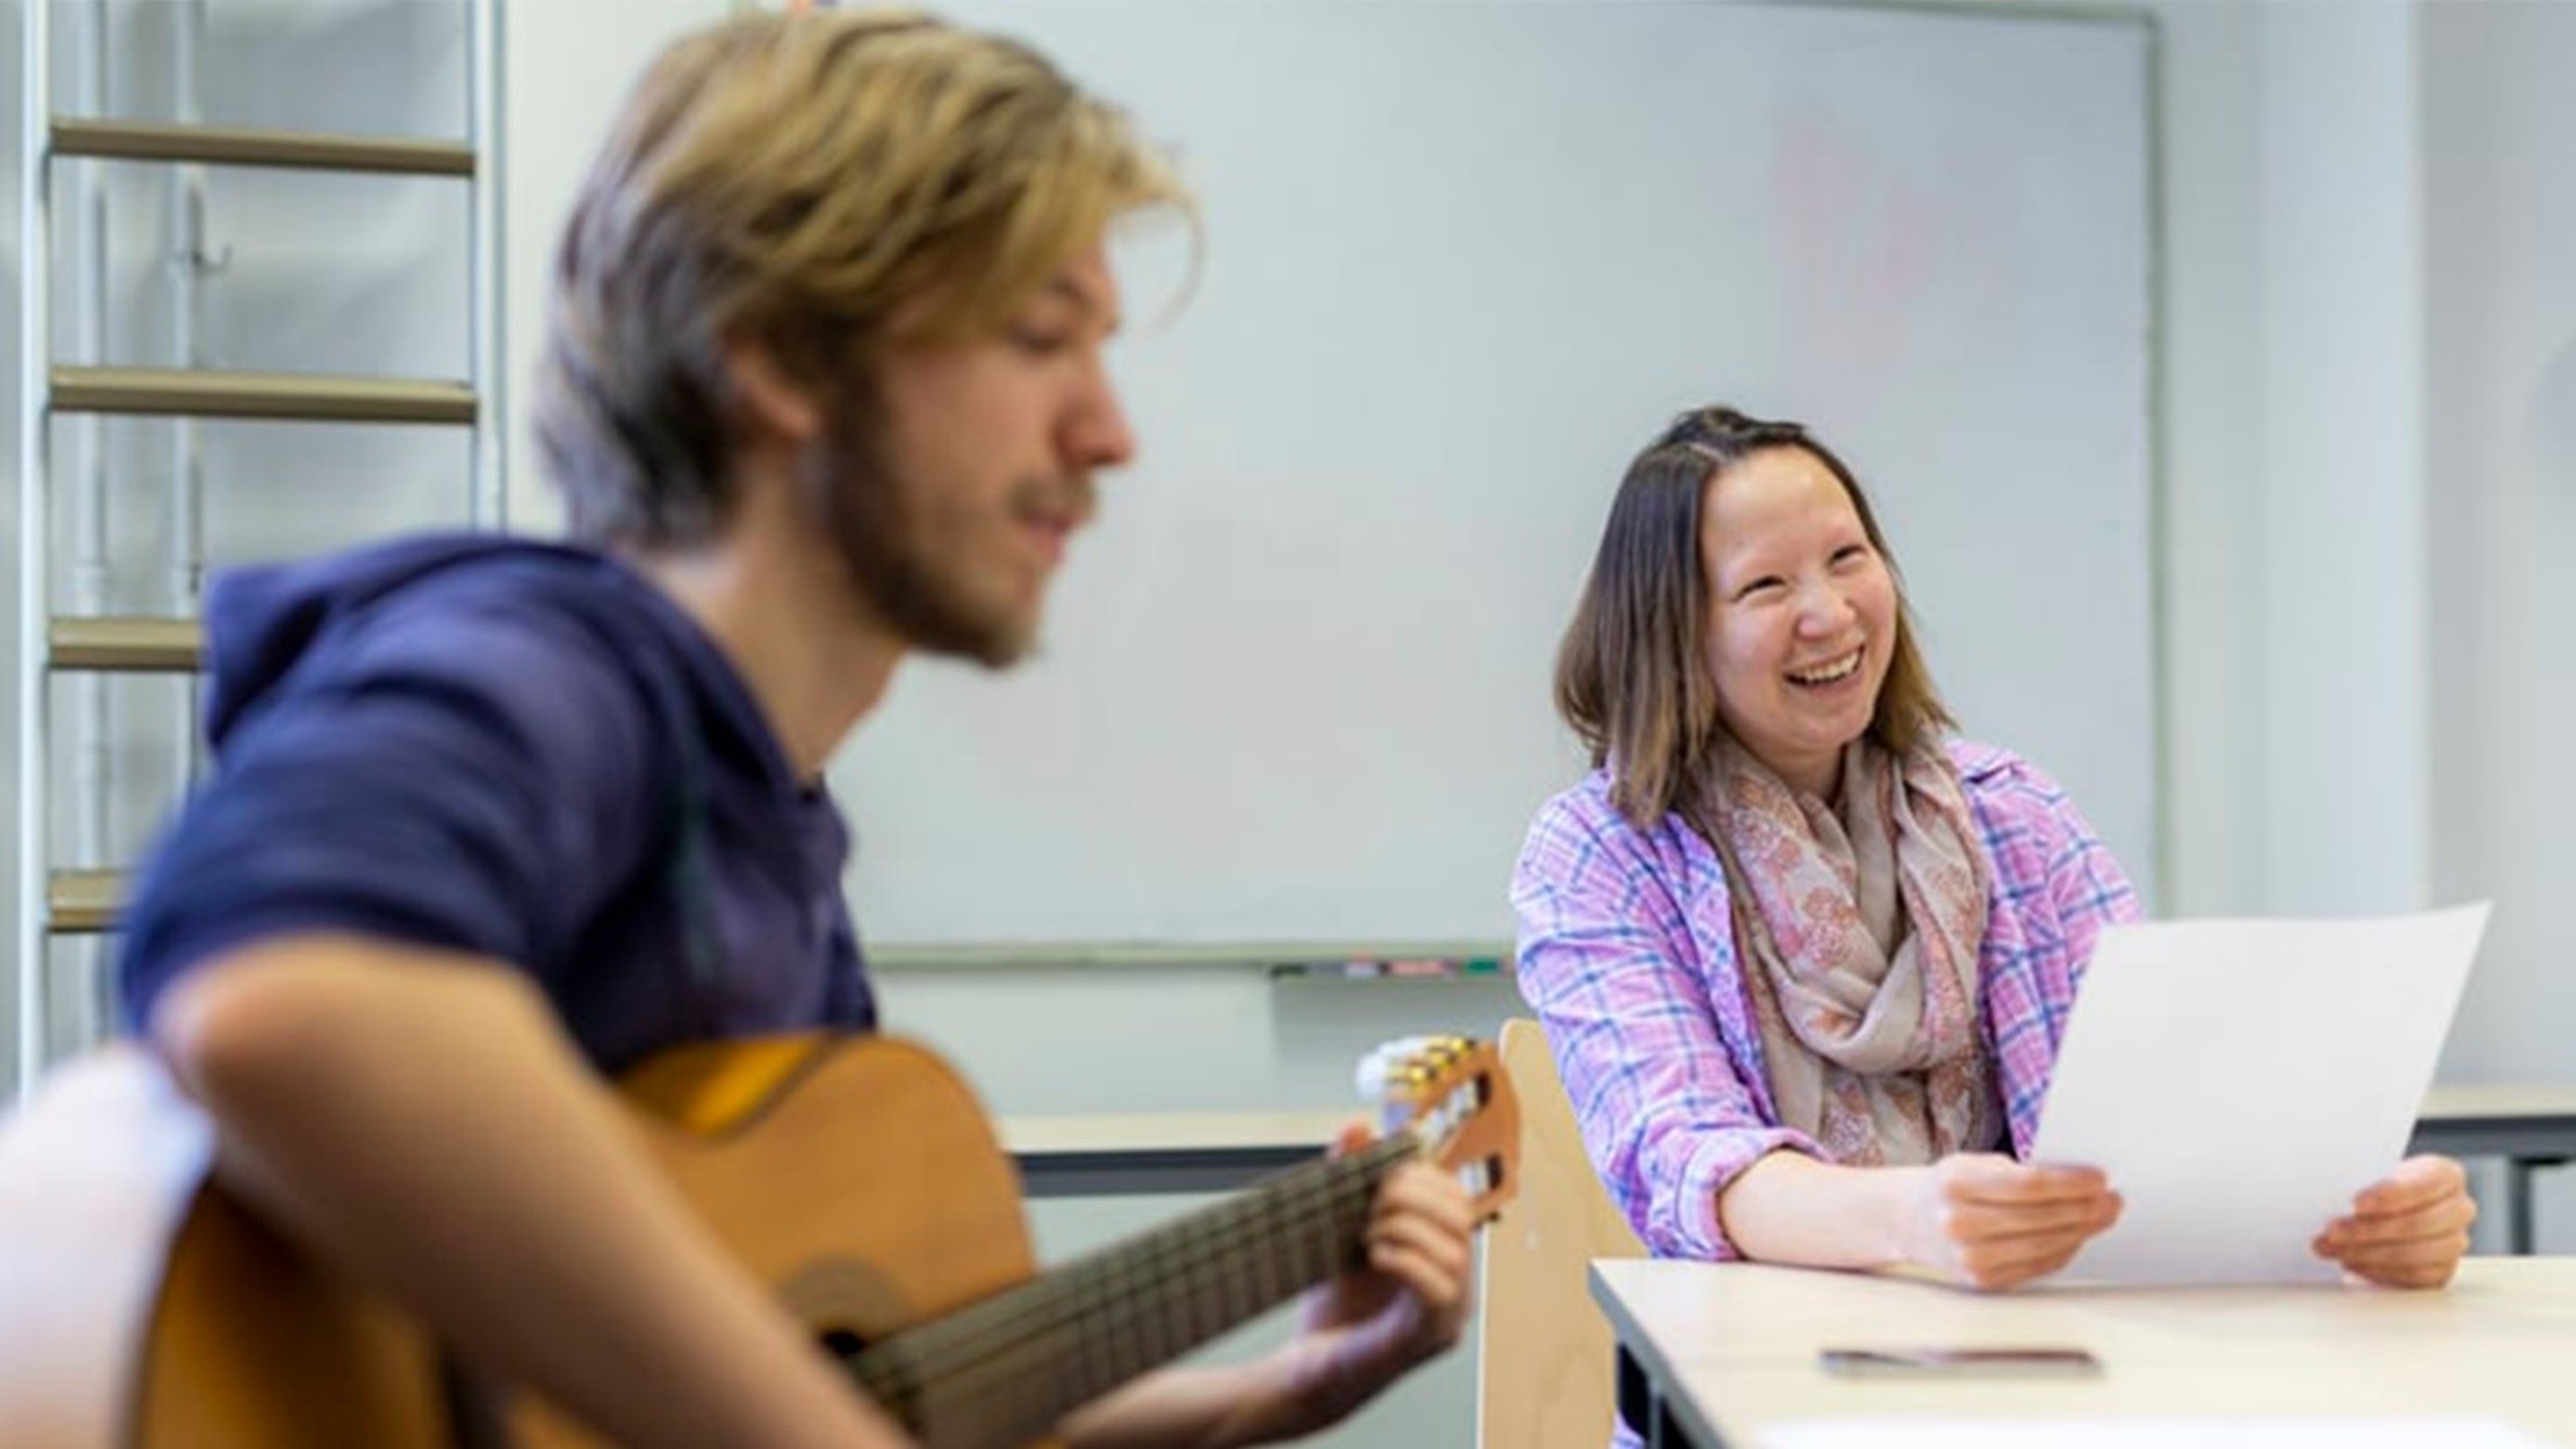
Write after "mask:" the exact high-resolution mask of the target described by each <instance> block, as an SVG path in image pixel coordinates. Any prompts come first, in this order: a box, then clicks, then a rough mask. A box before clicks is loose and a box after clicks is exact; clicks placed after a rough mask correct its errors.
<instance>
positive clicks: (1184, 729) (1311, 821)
mask: <svg viewBox="0 0 2576 1449" xmlns="http://www.w3.org/2000/svg"><path fill="white" fill-rule="evenodd" d="M947 10H948V12H949V13H951V14H952V15H953V16H954V17H956V18H958V19H960V20H963V21H967V22H970V23H982V24H989V25H993V26H996V27H998V28H1001V29H1005V30H1009V31H1012V32H1014V33H1018V34H1021V35H1024V36H1026V37H1028V38H1030V39H1032V40H1034V41H1036V42H1037V43H1038V44H1039V45H1041V46H1042V47H1043V48H1044V49H1046V50H1047V51H1049V52H1050V53H1051V54H1053V55H1055V56H1056V57H1057V58H1058V59H1059V60H1060V61H1061V62H1062V63H1064V64H1065V65H1066V66H1067V68H1068V69H1069V70H1070V71H1072V72H1073V73H1074V74H1075V75H1076V76H1077V77H1079V78H1081V79H1082V80H1084V81H1085V82H1087V83H1088V84H1090V85H1092V86H1094V87H1095V88H1097V89H1098V90H1100V91H1102V92H1103V93H1105V94H1107V95H1109V96H1111V97H1113V98H1115V99H1117V100H1119V101H1120V102H1122V103H1124V104H1125V105H1126V106H1127V107H1128V108H1129V109H1130V110H1131V111H1132V112H1133V113H1134V114H1135V115H1136V116H1137V118H1138V119H1139V121H1140V123H1141V124H1142V126H1143V127H1144V128H1145V129H1146V130H1147V131H1148V132H1149V133H1150V134H1152V135H1154V136H1156V137H1158V138H1164V139H1166V140H1168V141H1169V142H1170V144H1171V145H1172V146H1173V147H1174V149H1175V150H1176V151H1177V152H1178V153H1179V154H1180V156H1181V158H1182V160H1183V164H1184V166H1185V169H1186V171H1187V174H1188V175H1189V176H1190V178H1191V179H1192V182H1193V184H1194V185H1195V187H1196V189H1197V191H1198V192H1199V194H1200V196H1201V198H1202V200H1203V202H1204V205H1205V212H1206V217H1207V223H1208V226H1207V245H1206V247H1205V250H1204V253H1203V256H1202V258H1201V260H1202V263H1203V272H1202V274H1201V276H1200V280H1199V284H1198V286H1197V289H1196V290H1195V292H1194V293H1192V294H1191V295H1190V296H1189V297H1188V299H1187V300H1186V304H1185V305H1184V306H1183V307H1182V308H1181V309H1180V310H1179V311H1178V312H1177V313H1176V314H1173V315H1168V316H1166V317H1165V319H1164V320H1163V321H1161V322H1160V323H1158V322H1157V321H1156V320H1155V319H1156V318H1157V316H1158V315H1162V314H1164V313H1165V312H1166V309H1165V307H1164V305H1163V304H1164V303H1166V302H1169V301H1170V300H1171V299H1172V297H1173V293H1174V291H1175V283H1174V278H1175V276H1176V275H1177V271H1178V257H1179V255H1180V253H1181V252H1182V250H1183V248H1182V246H1181V244H1180V239H1179V237H1178V235H1177V234H1176V231H1175V230H1173V229H1167V230H1166V232H1165V233H1164V234H1162V235H1161V236H1159V237H1158V236H1154V235H1152V234H1150V233H1149V234H1148V235H1146V236H1145V237H1142V238H1140V239H1139V240H1138V242H1137V243H1136V244H1135V245H1134V246H1131V247H1127V248H1124V249H1122V252H1121V264H1122V270H1123V272H1124V275H1125V278H1126V282H1127V286H1128V290H1129V294H1130V295H1129V303H1128V310H1129V313H1130V316H1131V318H1132V319H1134V320H1135V321H1136V322H1137V323H1140V324H1142V325H1138V326H1135V327H1134V328H1133V329H1132V330H1133V332H1134V334H1135V335H1134V336H1133V337H1132V339H1131V340H1129V341H1127V342H1125V343H1123V344H1121V348H1120V352H1119V355H1118V358H1117V361H1116V366H1117V367H1118V369H1119V372H1120V376H1121V380H1122V382H1123V384H1124V386H1125V388H1126V392H1127V396H1128V400H1129V403H1130V409H1131V413H1132V415H1133V418H1134V421H1135V423H1136V426H1137V430H1138V433H1139V436H1140V437H1141V439H1142V442H1143V452H1142V456H1141V460H1140V462H1139V464H1138V465H1137V466H1136V467H1134V468H1133V469H1131V470H1128V471H1127V472H1125V473H1122V474H1119V475H1117V476H1114V477H1111V478H1109V479H1107V480H1105V486H1104V489H1103V499H1104V505H1105V506H1104V509H1103V513H1102V521H1101V523H1100V525H1099V526H1097V527H1096V528H1095V529H1094V530H1092V531H1091V532H1090V533H1088V534H1086V535H1084V536H1081V537H1079V538H1077V539H1076V540H1075V542H1074V547H1073V550H1072V554H1071V557H1070V559H1069V561H1068V564H1067V567H1066V569H1065V572H1064V573H1063V574H1062V575H1061V576H1060V578H1059V582H1058V585H1057V591H1056V595H1055V598H1054V601H1053V604H1052V607H1051V609H1050V615H1049V622H1048V627H1047V629H1046V633H1045V643H1044V645H1043V648H1042V654H1041V657H1039V658H1037V659H1035V660H1033V661H1032V662H1030V663H1028V664H1026V665H1024V666H1022V667H1021V668H1020V669H1018V670H1015V671H1012V672H1011V673H1009V674H1007V675H1003V676H993V675H987V674H984V673H981V672H979V671H977V670H975V669H973V668H971V667H967V666H957V665H951V664H945V663H936V662H922V663H914V664H910V665H907V666H906V667H905V669H904V670H903V671H902V672H901V673H900V675H899V676H898V680H897V683H896V685H895V687H894V689H893V691H892V693H891V694H890V696H889V698H888V701H887V703H886V704H885V706H884V707H883V708H882V709H881V710H880V711H879V712H878V714H877V715H875V716H873V717H871V718H870V719H869V720H868V721H867V722H866V723H865V724H864V725H863V726H862V728H861V729H860V731H859V733H858V735H857V737H856V739H855V741H854V743H853V744H852V746H851V747H850V748H849V749H848V750H847V752H846V753H845V754H844V755H843V756H842V757H841V758H840V759H838V760H837V761H836V762H835V764H834V766H833V771H832V779H833V783H834V787H835V789H836V792H837V793H838V794H839V796H840V798H841V800H842V802H843V804H844V806H845V807H846V808H847V809H848V811H849V813H850V814H851V816H852V819H853V822H854V824H855V827H856V834H857V841H858V849H857V851H856V853H855V856H854V859H853V863H852V871H851V875H850V881H849V884H850V889H851V891H852V896H853V901H854V904H855V907H856V910H857V914H858V919H859V922H860V926H861V929H862V932H863V933H864V934H865V936H866V937H867V939H869V940H870V941H871V942H873V943H875V944H876V945H877V946H879V947H880V948H897V949H900V948H904V947H925V948H933V947H989V948H992V949H994V950H996V951H1010V952H1012V953H1013V954H1023V955H1024V954H1032V953H1034V954H1041V955H1042V954H1045V953H1046V952H1048V951H1051V950H1061V951H1063V952H1064V953H1065V954H1067V955H1071V956H1082V955H1098V954H1101V953H1102V952H1104V951H1105V952H1108V953H1112V954H1114V953H1116V952H1117V951H1120V950H1125V949H1131V948H1150V947H1157V946H1160V947H1164V948H1170V947H1173V946H1182V947H1191V948H1198V947H1204V948H1208V949H1209V950H1210V951H1211V952H1217V951H1220V950H1229V949H1241V950H1254V951H1270V950H1280V949H1288V948H1293V947H1295V946H1296V945H1298V944H1299V943H1334V947H1333V948H1334V949H1335V950H1337V951H1338V950H1343V949H1348V948H1349V947H1350V944H1351V943H1383V944H1384V945H1386V946H1387V947H1388V948H1389V949H1395V948H1397V947H1400V946H1403V945H1405V944H1409V943H1420V942H1450V941H1459V942H1491V941H1499V940H1505V939H1508V938H1509V936H1510V934H1511V931H1512V921H1511V916H1510V912H1509V909H1508V906H1507V903H1506V898H1505V889H1506V883H1507V881H1508V878H1509V875H1510V871H1511V867H1512V863H1513V860H1514V859H1515V857H1516V855H1517V853H1518V850H1519V847H1520V844H1521V840H1522V837H1523V834H1524V832H1525V830H1526V828H1527V825H1528V822H1529V819H1530V816H1531V814H1532V812H1533V811H1534V810H1535V809H1536V808H1537V807H1538V806H1539V804H1540V803H1541V802H1542V801H1544V800H1545V799H1546V797H1547V796H1549V795H1550V794H1552V793H1553V792H1555V791H1557V790H1559V789H1562V788H1563V787H1565V786H1566V785H1567V784H1569V783H1570V782H1572V781H1573V780H1574V779H1576V778H1577V777H1578V776H1579V775H1580V774H1581V773H1582V770H1583V761H1582V760H1581V758H1580V756H1579V754H1578V753H1577V751H1576V749H1575V747H1574V745H1573V742H1572V740H1571V738H1570V736H1569V735H1568V733H1567V732H1566V730H1565V729H1564V728H1563V726H1562V725H1561V724H1560V723H1559V722H1558V720H1557V719H1556V717H1555V715H1554V713H1553V709H1552V705H1551V697H1550V678H1551V666H1552V660H1553V655H1554V652H1555V648H1556V644H1557V640H1558V638H1559V635H1560V633H1561V631H1562V630H1563V628H1564V625H1565V622H1566V620H1567V617H1568V615H1569V613H1570V610H1571V606H1572V603H1573V600H1574V597H1575V594H1576V591H1577V589H1578V587H1579V585H1580V583H1581V581H1582V579H1583V576H1584V573H1585V570H1586V568H1587V567H1588V565H1589V562H1590V558H1591V554H1592V551H1593V549H1594V546H1595V544H1596V543H1597V541H1598V538H1599V533H1600V528H1601V525H1602V521H1603V518H1604V516H1605V514H1606V511H1607V507H1608V504H1609V501H1610V497H1611V495H1612V493H1613V491H1614V490H1615V488H1616V485H1617V482H1618V479H1619V476H1620V473H1621V470H1622V468H1623V466H1624V465H1625V463H1626V461H1627V459H1628V458H1629V457H1630V456H1631V455H1632V454H1633V453H1634V451H1635V450H1636V449H1637V448H1638V447H1639V446H1641V445H1642V444H1643V443H1644V442H1645V441H1646V439H1647V438H1648V437H1649V436H1650V435H1652V434H1653V433H1654V432H1655V431H1656V430H1657V429H1658V428H1659V427H1660V426H1661V425H1662V424H1663V423H1664V422H1665V421H1666V420H1667V419H1668V418H1669V417H1670V415H1672V414H1673V413H1675V412H1677V411H1679V410H1681V409H1682V408H1684V407H1687V406H1690V405H1693V404H1697V403H1702V402H1708V401H1719V400H1723V401H1728V402H1732V403H1735V404H1737V405H1739V406H1742V407H1745V408H1746V409H1748V410H1750V411H1753V412H1756V413H1761V414H1767V415H1772V416H1785V417H1790V418H1796V419H1800V420H1803V421H1805V422H1807V423H1809V424H1810V425H1811V426H1812V427H1813V428H1815V429H1816V431H1817V433H1818V435H1819V436H1820V437H1822V438H1823V439H1825V440H1826V441H1827V442H1829V443H1830V444H1832V445H1834V446H1835V447H1836V448H1837V449H1838V450H1840V451H1841V452H1842V453H1843V454H1844V455H1845V457H1846V459H1847V460H1848V461H1849V462H1850V463H1851V464H1852V465H1853V467H1854V468H1855V469H1856V470H1857V471H1858V473H1859V474H1860V476H1861V478H1862V480H1863V482H1864V484H1865V485H1866V486H1868V487H1870V488H1871V489H1872V491H1873V494H1874V498H1875V500H1876V502H1877V504H1878V506H1879V508H1880V510H1881V515H1882V521H1883V523H1884V524H1885V525H1886V527H1887V530H1888V533H1889V536H1890V540H1891V542H1892V544H1893V549H1894V552H1895V554H1896V556H1897V558H1898V560H1899V561H1900V563H1901V564H1902V566H1903V568H1904V570H1905V575H1906V578H1907V580H1908V583H1909V586H1910V591H1911V596H1912V598H1913V600H1914V603H1915V606H1916V609H1917V612H1918V615H1919V617H1920V619H1921V621H1922V624H1923V626H1924V631H1923V632H1924V640H1925V644H1926V647H1927V650H1928V655H1929V659H1930V662H1931V665H1932V669H1933V673H1934V677H1935V679H1936V680H1937V681H1938V682H1939V684H1940V685H1941V686H1942V688H1943V689H1944V691H1945V692H1946V694H1947V696H1948V698H1949V701H1950V703H1951V704H1952V706H1953V707H1954V709H1955V710H1956V711H1957V713H1958V714H1959V716H1960V718H1961V720H1962V722H1963V724H1964V726H1965V730H1966V732H1967V733H1968V734H1969V735H1970V736H1971V737H1973V738H1979V739H1983V740H1987V741H1990V742H1994V743H1999V744H2005V745H2009V746H2011V747H2014V748H2016V749H2019V750H2021V751H2023V752H2024V753H2026V754H2028V755H2030V756H2031V757H2032V758H2033V759H2035V760H2036V761H2038V762H2039V763H2040V764H2041V765H2042V766H2043V767H2044V768H2046V769H2047V770H2049V771H2050V772H2051V773H2053V774H2055V775H2056V776H2057V777H2058V778H2059V779H2060V780H2061V781H2063V782H2064V783H2065V784H2066V785H2067V787H2068V788H2069V790H2070V791H2071V792H2072V794H2073V795H2074V798H2075V799H2076V800H2077V801H2078V802H2079V804H2080V805H2081V806H2082V807H2083V808H2084V810H2085V811H2086V813H2087V814H2088V815H2089V816H2090V817H2091V818H2092V819H2093V820H2094V822H2095V823H2096V824H2097V826H2098V827H2099V828H2100V830H2101V831H2102V833H2103V835H2104V836H2105V838H2106V839H2107V840H2108V842H2109V843H2110V845H2111V846H2112V848H2113V849H2114V850H2115V851H2116V852H2117V853H2118V855H2119V856H2120V857H2121V859H2122V860H2123V861H2124V862H2125V863H2126V864H2127V866H2128V867H2129V869H2130V870H2131V871H2132V872H2133V873H2134V874H2135V875H2136V876H2137V878H2138V879H2139V882H2140V885H2141V887H2142V889H2145V890H2147V891H2148V892H2149V893H2150V898H2151V899H2152V892H2153V889H2154V881H2153V879H2152V876H2153V866H2154V861H2155V855H2154V852H2155V845H2156V840H2157V828H2156V809H2157V800H2158V798H2159V793H2158V751H2157V748H2156V730H2155V720H2156V714H2157V669H2156V648H2155V626H2154V593H2155V589H2154V577H2155V564H2156V559H2155V544H2154V537H2155V530H2154V524H2153V520H2154V514H2155V506H2154V498H2155V483H2154V470H2153V458H2152V452H2151V447H2150V436H2151V434H2150V388H2151V363H2150V348H2151V319H2152V306H2151V287H2150V279H2151V248H2150V241H2149V236H2150V220H2151V195H2150V193H2151V188H2150V171H2149V164H2150V163H2149V135H2148V124H2149V85H2150V74H2151V69H2150V68H2151V50H2152V34H2151V32H2150V31H2149V30H2148V29H2147V27H2146V25H2145V24H2144V23H2143V22H2141V21H2137V20H2132V19H2116V20H2083V19H2064V18H2053V17H2052V18H2042V17H2026V16H2006V15H1997V14H1993V13H1951V14H1940V13H1926V12H1922V11H1904V10H1868V9H1858V8H1844V7H1826V8H1789V7H1781V8H1774V7H1769V6H1718V5H1643V4H1639V5H1628V4H1533V3H1474V4H1347V3H1346V4H1320V3H1318V4H1295V3H1271V4H1225V5H1180V4H1168V3H1133V0H1113V3H1083V0H1062V3H1002V0H993V3H975V0H969V3H958V4H953V5H951V6H948V7H947Z"/></svg>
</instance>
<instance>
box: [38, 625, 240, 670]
mask: <svg viewBox="0 0 2576 1449" xmlns="http://www.w3.org/2000/svg"><path fill="white" fill-rule="evenodd" d="M47 640H48V644H49V646H50V647H49V648H48V650H47V654H46V659H47V662H48V663H50V664H51V665H52V666H53V667H54V668H56V669H96V670H111V671H116V672H120V673H172V672H182V673H184V672H186V671H188V670H192V669H195V668H197V667H198V661H199V659H201V658H202V657H203V656H204V653H205V629H204V627H203V626H201V625H200V624H199V623H198V622H197V621H196V620H194V619H144V618H93V619H61V618H58V619H56V620H54V621H53V625H52V628H51V630H50V632H49V634H48V635H47Z"/></svg>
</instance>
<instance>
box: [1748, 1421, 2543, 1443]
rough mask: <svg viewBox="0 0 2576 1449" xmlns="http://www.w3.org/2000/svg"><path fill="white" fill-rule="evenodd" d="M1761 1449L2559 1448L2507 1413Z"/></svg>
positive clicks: (1828, 1431)
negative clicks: (2491, 1416) (2496, 1416)
mask: <svg viewBox="0 0 2576 1449" xmlns="http://www.w3.org/2000/svg"><path fill="white" fill-rule="evenodd" d="M1757 1442H1758V1443H1759V1445H1760V1449H2558V1446H2557V1445H2556V1442H2555V1441H2554V1440H2549V1439H2543V1438H2541V1437H2540V1436H2539V1435H2537V1434H2533V1433H2529V1432H2527V1431H2525V1430H2522V1429H2517V1428H2515V1427H2514V1426H2513V1425H2511V1424H2508V1423H2506V1422H2505V1421H2503V1420H2502V1419H2464V1418H2421V1419H2359V1418H2352V1419H2346V1418H2330V1419H2297V1418H2281V1419H2209V1418H2170V1419H1900V1418H1892V1417H1891V1418H1868V1419H1812V1420H1809V1421H1807V1422H1805V1423H1799V1424H1783V1425H1780V1426H1778V1427H1776V1428H1765V1429H1763V1430H1762V1431H1761V1432H1760V1434H1759V1435H1758V1436H1757Z"/></svg>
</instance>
